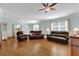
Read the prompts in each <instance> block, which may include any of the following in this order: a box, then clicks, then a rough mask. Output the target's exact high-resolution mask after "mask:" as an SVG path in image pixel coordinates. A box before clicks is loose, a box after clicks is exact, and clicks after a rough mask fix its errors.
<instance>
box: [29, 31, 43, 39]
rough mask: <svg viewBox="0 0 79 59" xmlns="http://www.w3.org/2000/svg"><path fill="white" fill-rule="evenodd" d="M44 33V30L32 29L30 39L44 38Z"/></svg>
mask: <svg viewBox="0 0 79 59" xmlns="http://www.w3.org/2000/svg"><path fill="white" fill-rule="evenodd" d="M43 38H44V34H42V31H30V34H29V39H43Z"/></svg>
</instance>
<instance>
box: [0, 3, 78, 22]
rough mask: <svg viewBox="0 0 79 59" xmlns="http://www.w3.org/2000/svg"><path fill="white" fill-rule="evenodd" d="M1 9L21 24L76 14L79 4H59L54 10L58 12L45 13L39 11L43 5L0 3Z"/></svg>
mask: <svg viewBox="0 0 79 59" xmlns="http://www.w3.org/2000/svg"><path fill="white" fill-rule="evenodd" d="M0 8H1V9H2V11H3V13H4V15H5V16H7V17H13V19H14V20H17V21H18V20H19V22H27V20H28V21H32V20H38V21H40V20H47V19H55V18H60V17H64V16H67V15H70V14H72V13H76V12H78V11H79V3H58V4H57V5H56V6H54V8H56V10H54V11H49V12H48V13H44V11H38V9H41V8H43V6H42V4H41V3H0Z"/></svg>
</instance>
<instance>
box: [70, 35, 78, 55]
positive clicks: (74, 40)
mask: <svg viewBox="0 0 79 59" xmlns="http://www.w3.org/2000/svg"><path fill="white" fill-rule="evenodd" d="M70 39H71V55H72V56H79V37H78V36H70Z"/></svg>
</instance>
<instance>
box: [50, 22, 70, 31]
mask: <svg viewBox="0 0 79 59" xmlns="http://www.w3.org/2000/svg"><path fill="white" fill-rule="evenodd" d="M51 31H68V21H61V22H53V23H51Z"/></svg>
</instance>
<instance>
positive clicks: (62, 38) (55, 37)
mask: <svg viewBox="0 0 79 59" xmlns="http://www.w3.org/2000/svg"><path fill="white" fill-rule="evenodd" d="M49 37H50V38H54V39H61V40H66V38H64V37H57V36H49Z"/></svg>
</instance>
